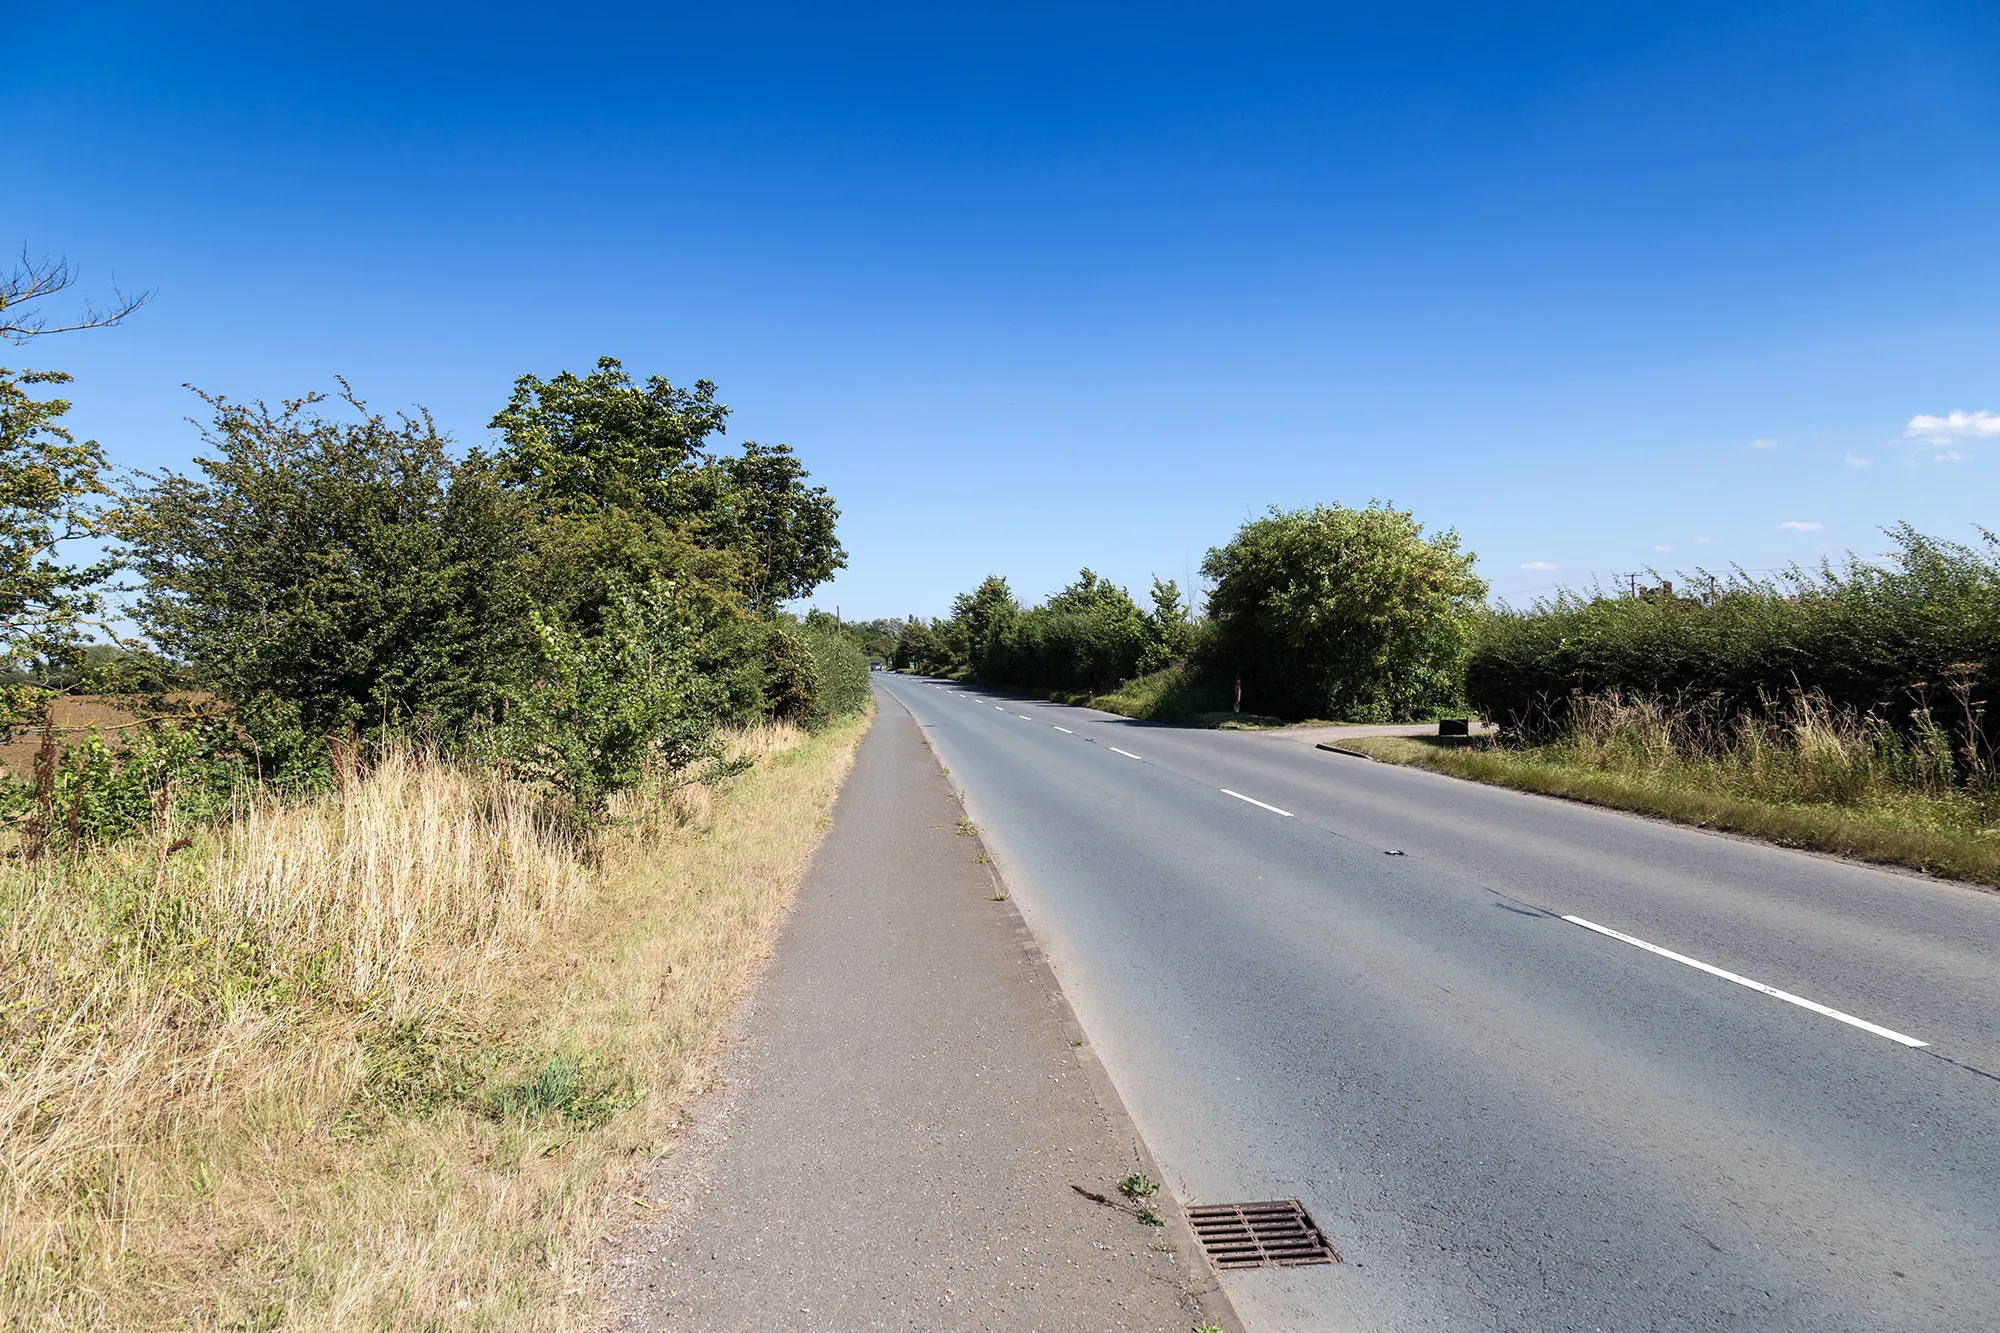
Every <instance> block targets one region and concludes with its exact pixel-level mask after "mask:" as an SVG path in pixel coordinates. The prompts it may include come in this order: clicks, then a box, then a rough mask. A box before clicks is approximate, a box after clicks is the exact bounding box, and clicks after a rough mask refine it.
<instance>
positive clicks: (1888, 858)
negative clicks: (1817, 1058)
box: [1341, 736, 2000, 887]
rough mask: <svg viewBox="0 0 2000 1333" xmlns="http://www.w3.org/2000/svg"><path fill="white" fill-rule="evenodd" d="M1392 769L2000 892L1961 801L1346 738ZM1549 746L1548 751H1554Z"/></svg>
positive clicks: (1999, 861)
mask: <svg viewBox="0 0 2000 1333" xmlns="http://www.w3.org/2000/svg"><path fill="white" fill-rule="evenodd" d="M1341 744H1342V745H1344V746H1346V747H1348V748H1350V749H1355V750H1360V751H1362V752H1364V753H1366V754H1370V755H1373V756H1374V757H1375V758H1377V759H1381V760H1385V761H1387V762H1389V763H1396V764H1405V765H1409V766H1412V767H1416V768H1425V769H1429V770H1431V771H1432V772H1434V773H1444V774H1448V775H1450V776H1452V777H1456V778H1466V779H1469V780H1471V781H1474V782H1485V783H1490V784H1492V785H1494V786H1499V787H1512V788H1514V789H1515V790H1517V791H1527V792H1536V793H1540V794H1542V795H1547V796H1561V797H1566V798H1568V799H1570V800H1576V801H1587V802H1589V803H1590V804H1592V805H1602V806H1608V807H1610V808H1612V809H1617V810H1630V811H1634V812H1636V813H1639V814H1646V815H1654V816H1657V817H1659V818H1662V819H1670V820H1673V821H1675V822H1677V823H1682V824H1692V825H1695V826H1697V827H1701V828H1713V829H1721V830H1724V831H1726V832H1730V833H1740V834H1745V835H1748V836H1750V837H1754V838H1760V839H1763V840H1764V841H1767V842H1772V843H1776V844H1777V845H1779V846H1781V847H1797V848H1804V849H1807V850H1810V851H1817V852H1831V853H1833V854H1835V855H1838V856H1847V857H1852V858H1854V859H1856V860H1860V861H1872V862H1875V863H1877V864H1881V865H1894V866H1904V867H1907V868H1909V869H1912V870H1921V871H1924V872H1926V873H1929V874H1935V875H1943V876H1947V877H1949V878H1952V879H1961V880H1968V881H1970V882H1972V883H1976V884H1983V885H1987V886H1989V887H1996V886H2000V829H1996V828H1995V827H1993V826H1991V825H1988V824H1983V823H1979V822H1974V821H1971V820H1968V819H1967V818H1966V817H1965V814H1964V807H1963V802H1960V801H1956V800H1951V799H1940V798H1935V797H1929V796H1926V795H1924V794H1921V793H1916V792H1910V793H1903V794H1899V795H1890V796H1883V797H1880V798H1878V799H1877V800H1876V801H1874V802H1873V803H1871V804H1868V805H1843V804H1838V803H1833V802H1804V801H1797V802H1788V801H1778V800H1771V799H1767V798H1761V797H1757V796H1750V795H1744V794H1742V793H1740V792H1732V791H1730V790H1727V789H1726V788H1724V787H1722V786H1720V785H1719V784H1718V782H1717V781H1716V780H1715V779H1713V778H1711V779H1710V781H1708V782H1706V783H1704V782H1703V781H1702V780H1701V775H1700V774H1699V772H1695V773H1689V772H1670V773H1665V774H1657V773H1626V772H1618V771H1614V770H1609V769H1606V768H1601V767H1596V766H1592V765H1587V764H1580V763H1576V762H1573V761H1566V760H1565V759H1564V758H1562V757H1560V752H1559V751H1558V752H1557V757H1551V756H1550V755H1548V754H1546V753H1544V752H1542V751H1540V750H1537V749H1522V750H1510V749H1505V748H1502V747H1500V746H1498V745H1494V744H1492V743H1491V742H1490V741H1488V740H1486V739H1485V738H1482V737H1473V738H1470V739H1466V738H1459V737H1432V736H1424V737H1402V736H1375V737H1359V738H1350V739H1348V740H1344V741H1342V742H1341ZM1551 748H1553V747H1551Z"/></svg>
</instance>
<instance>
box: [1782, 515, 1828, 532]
mask: <svg viewBox="0 0 2000 1333" xmlns="http://www.w3.org/2000/svg"><path fill="white" fill-rule="evenodd" d="M1778 531H1780V532H1825V531H1826V524H1824V523H1801V522H1799V521H1798V520H1797V519H1795V518H1788V519H1786V520H1785V521H1784V522H1783V523H1780V524H1779V525H1778Z"/></svg>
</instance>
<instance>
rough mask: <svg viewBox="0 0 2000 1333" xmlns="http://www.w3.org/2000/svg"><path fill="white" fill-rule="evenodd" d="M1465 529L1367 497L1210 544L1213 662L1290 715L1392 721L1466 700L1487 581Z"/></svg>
mask: <svg viewBox="0 0 2000 1333" xmlns="http://www.w3.org/2000/svg"><path fill="white" fill-rule="evenodd" d="M1472 566H1473V556H1472V554H1471V553H1470V552H1466V551H1461V550H1460V549H1459V545H1458V534H1457V532H1455V531H1450V530H1447V531H1445V532H1441V533H1438V534H1436V535H1435V536H1431V537H1425V536H1424V535H1423V525H1422V524H1420V523H1418V522H1417V521H1416V520H1415V519H1414V518H1413V517H1412V516H1411V515H1410V514H1409V513H1408V512H1407V511H1405V510H1399V509H1393V508H1390V507H1389V506H1387V505H1382V504H1370V505H1369V506H1368V507H1367V508H1366V509H1350V508H1347V507H1346V506H1344V505H1331V506H1316V507H1314V508H1312V509H1299V510H1292V511H1290V512H1285V511H1280V510H1278V509H1275V508H1274V509H1272V510H1271V512H1270V513H1269V514H1268V515H1267V516H1266V517H1264V518H1260V519H1256V520H1253V521H1252V522H1249V523H1246V524H1244V525H1243V527H1242V528H1241V529H1240V530H1239V531H1238V532H1237V534H1236V536H1235V537H1234V538H1233V539H1232V540H1231V541H1230V543H1229V544H1228V545H1227V546H1224V547H1221V548H1219V549H1212V550H1210V551H1209V553H1208V558H1207V559H1206V560H1204V561H1203V562H1202V573H1204V574H1206V575H1207V576H1208V577H1209V578H1211V579H1213V580H1214V581H1215V589H1214V591H1213V592H1211V593H1210V594H1209V598H1208V613H1209V617H1210V620H1211V622H1212V624H1213V633H1212V636H1211V637H1210V638H1209V640H1208V642H1207V644H1206V645H1205V649H1204V653H1203V657H1204V664H1205V665H1206V666H1207V667H1208V668H1209V669H1210V670H1211V671H1213V672H1214V673H1215V674H1217V675H1220V676H1222V677H1224V678H1240V679H1241V680H1242V681H1243V705H1244V707H1245V708H1248V709H1253V710H1254V711H1256V712H1259V713H1269V714H1274V715H1277V716H1280V717H1293V718H1304V717H1324V718H1339V719H1342V720H1346V721H1353V722H1394V721H1402V720H1406V719H1409V718H1419V717H1426V716H1436V715H1437V714H1438V713H1439V712H1440V711H1443V710H1446V709H1452V708H1455V707H1457V706H1458V704H1459V702H1460V698H1461V694H1460V690H1461V681H1462V679H1463V677H1462V673H1463V670H1464V664H1465V654H1466V649H1467V647H1468V644H1469V641H1470V637H1471V630H1472V623H1473V620H1474V617H1475V616H1476V614H1477V610H1478V607H1479V604H1480V599H1481V598H1483V597H1484V596H1485V595H1486V583H1485V581H1484V580H1482V579H1480V578H1479V577H1478V576H1477V575H1475V574H1474V573H1473V569H1472Z"/></svg>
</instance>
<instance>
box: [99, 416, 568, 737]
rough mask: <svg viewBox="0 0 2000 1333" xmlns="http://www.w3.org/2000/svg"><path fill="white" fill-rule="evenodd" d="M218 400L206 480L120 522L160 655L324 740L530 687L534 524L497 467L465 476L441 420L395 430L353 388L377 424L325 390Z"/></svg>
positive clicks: (201, 473) (452, 711)
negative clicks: (523, 566)
mask: <svg viewBox="0 0 2000 1333" xmlns="http://www.w3.org/2000/svg"><path fill="white" fill-rule="evenodd" d="M203 398H204V400H205V401H206V402H207V403H208V404H209V406H210V407H211V408H212V409H213V411H214V420H213V423H212V424H211V425H210V426H208V427H206V428H205V429H204V430H203V443H204V445H205V446H206V448H207V450H208V453H207V454H206V455H204V456H199V457H197V458H196V459H195V465H196V468H197V469H198V475H193V476H190V475H183V474H180V473H176V472H167V473H164V474H162V475H161V476H159V477H157V478H153V477H149V478H145V479H144V480H145V481H146V483H147V484H145V485H143V486H140V487H136V488H134V489H133V490H132V491H131V492H130V494H129V495H128V496H127V497H126V500H125V502H124V504H123V505H122V506H121V510H120V517H119V527H120V533H121V535H122V536H123V537H124V539H125V541H126V543H127V545H128V547H129V549H130V554H131V556H132V559H133V561H134V564H135V565H136V567H137V569H138V570H139V572H140V573H141V574H142V575H143V576H144V578H145V581H146V586H145V591H144V594H143V596H142V597H141V598H140V600H139V604H138V614H139V617H140V619H141V621H142V623H143V624H144V625H145V627H146V628H147V630H148V632H149V633H150V635H151V636H152V637H153V639H154V640H155V641H156V642H158V643H159V644H160V645H161V646H162V647H163V648H164V649H165V650H166V651H167V652H168V653H169V654H171V655H174V656H177V657H179V658H181V659H182V660H185V661H187V662H188V663H190V664H192V665H193V666H195V667H196V668H198V669H199V670H200V671H201V673H202V674H203V676H204V677H205V678H206V679H208V680H209V681H211V682H212V683H213V684H214V686H215V688H216V689H217V691H218V692H219V693H220V694H222V695H223V696H224V697H225V698H228V699H230V700H231V701H232V702H235V703H236V704H238V706H239V708H248V706H249V705H250V704H251V703H252V701H258V700H261V701H263V702H262V703H260V704H259V705H258V708H260V709H262V710H264V711H266V712H268V713H269V715H270V716H271V717H273V718H278V717H281V716H283V717H288V718H291V719H292V720H293V721H292V722H288V723H286V724H285V725H286V726H291V725H294V724H295V725H296V727H297V728H298V729H299V730H300V732H301V733H302V734H303V736H304V737H305V738H306V741H307V742H308V743H310V742H311V741H312V740H313V739H315V738H317V737H321V736H325V735H327V734H330V733H332V732H334V731H338V730H343V729H345V728H347V727H349V726H352V725H355V724H366V723H370V722H375V721H378V720H381V719H385V718H387V719H397V720H400V719H406V718H411V717H430V718H433V719H436V720H438V721H440V722H443V723H446V724H447V725H458V724H462V723H463V722H465V721H466V720H467V719H469V718H471V717H474V716H476V715H479V714H482V713H490V712H492V711H494V710H496V709H497V708H498V707H499V705H500V704H501V703H502V701H503V700H504V699H506V698H507V697H509V696H510V695H511V694H513V693H514V692H515V690H516V685H517V682H518V680H519V678H520V674H521V670H522V663H523V662H525V661H526V660H527V658H528V656H529V649H530V641H529V639H528V637H527V625H528V621H527V616H526V601H525V597H524V595H523V591H522V585H521V578H520V574H521V571H520V561H521V549H520V538H519V530H520V526H521V517H520V513H519V510H518V506H517V505H516V503H515V501H514V500H513V499H512V498H511V497H510V496H509V494H508V493H507V492H505V491H504V490H503V489H502V488H501V487H500V486H499V485H498V484H497V482H496V480H495V479H494V477H493V476H492V474H491V471H490V469H489V468H488V467H487V465H486V463H485V460H483V459H480V458H478V457H477V456H475V457H474V459H472V460H471V461H470V462H469V463H467V464H466V465H463V466H460V465H455V464H454V463H453V462H452V460H451V459H450V457H449V456H448V455H447V453H446V450H445V446H446V441H445V439H444V438H443V437H442V436H440V435H439V434H438V432H437V430H436V428H435V426H434V425H433V423H432V422H431V419H430V418H429V416H428V415H426V414H423V413H421V412H420V413H419V414H418V415H417V416H416V417H414V418H411V417H404V418H402V419H401V420H400V422H398V423H393V424H392V423H391V422H389V421H387V420H386V419H384V418H383V417H381V416H379V415H377V414H375V413H372V412H370V411H369V410H368V409H367V406H366V404H364V403H363V402H362V401H361V400H360V399H359V398H357V397H355V396H354V394H353V393H352V392H351V391H349V390H348V389H347V388H346V386H345V385H344V384H343V386H342V393H341V398H342V400H343V401H345V402H346V403H347V404H348V405H349V406H350V407H352V408H353V409H354V412H355V414H356V416H357V417H358V420H345V421H343V420H334V419H332V418H329V417H327V416H325V415H322V414H321V413H320V412H319V411H318V410H317V405H318V404H320V403H321V402H324V401H325V399H324V397H323V396H321V395H317V394H315V395H309V396H307V397H305V398H300V399H294V400H291V401H287V402H285V403H283V404H281V405H280V406H279V407H278V408H277V409H275V410H273V409H271V408H269V407H267V406H266V405H265V404H264V403H263V402H261V401H260V402H251V403H236V402H231V401H228V400H226V399H224V398H221V397H212V396H209V395H206V394H204V395H203ZM245 715H246V716H249V715H250V714H249V713H246V714H245Z"/></svg>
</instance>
